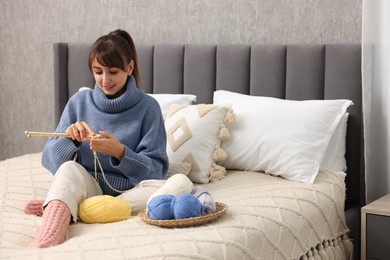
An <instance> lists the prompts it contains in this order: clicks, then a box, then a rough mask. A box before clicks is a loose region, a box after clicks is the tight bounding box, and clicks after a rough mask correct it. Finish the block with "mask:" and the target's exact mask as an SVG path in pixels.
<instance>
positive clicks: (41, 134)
mask: <svg viewBox="0 0 390 260" xmlns="http://www.w3.org/2000/svg"><path fill="white" fill-rule="evenodd" d="M24 134H25V135H26V136H27V137H28V138H31V137H50V136H57V137H67V138H69V137H70V136H69V135H68V134H67V133H50V132H30V131H25V132H24ZM86 137H87V138H99V137H100V135H99V134H86Z"/></svg>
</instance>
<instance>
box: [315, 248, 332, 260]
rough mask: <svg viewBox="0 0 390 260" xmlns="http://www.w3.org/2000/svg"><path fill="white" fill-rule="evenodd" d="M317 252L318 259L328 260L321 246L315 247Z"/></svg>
mask: <svg viewBox="0 0 390 260" xmlns="http://www.w3.org/2000/svg"><path fill="white" fill-rule="evenodd" d="M317 252H318V255H319V256H320V259H322V260H329V256H328V254H327V253H326V251H325V248H324V247H323V245H322V244H319V245H318V246H317Z"/></svg>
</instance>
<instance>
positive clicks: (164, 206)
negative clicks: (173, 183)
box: [146, 194, 175, 220]
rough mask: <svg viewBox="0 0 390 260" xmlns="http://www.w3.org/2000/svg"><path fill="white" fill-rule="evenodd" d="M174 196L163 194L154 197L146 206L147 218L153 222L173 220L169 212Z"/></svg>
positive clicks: (171, 212) (171, 213) (172, 215)
mask: <svg viewBox="0 0 390 260" xmlns="http://www.w3.org/2000/svg"><path fill="white" fill-rule="evenodd" d="M174 199H175V196H173V195H169V194H164V195H158V196H156V197H154V198H153V199H152V200H151V201H150V202H149V203H148V205H147V208H146V209H147V213H148V217H149V218H150V219H153V220H167V219H173V218H175V216H174V214H173V211H172V210H171V203H172V201H173V200H174Z"/></svg>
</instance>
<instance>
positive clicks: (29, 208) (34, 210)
mask: <svg viewBox="0 0 390 260" xmlns="http://www.w3.org/2000/svg"><path fill="white" fill-rule="evenodd" d="M44 202H45V201H44V200H31V201H29V202H28V203H27V205H26V207H25V208H24V213H26V214H29V215H36V216H38V217H41V216H42V214H43V209H42V207H43V203H44Z"/></svg>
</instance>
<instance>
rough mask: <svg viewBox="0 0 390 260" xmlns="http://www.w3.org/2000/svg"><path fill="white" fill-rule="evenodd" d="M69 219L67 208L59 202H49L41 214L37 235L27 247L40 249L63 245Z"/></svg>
mask: <svg viewBox="0 0 390 260" xmlns="http://www.w3.org/2000/svg"><path fill="white" fill-rule="evenodd" d="M70 219H71V216H70V210H69V208H68V206H66V205H65V204H64V203H62V202H60V201H52V202H50V203H49V204H48V205H47V207H46V208H45V211H44V212H43V217H42V224H41V227H40V228H39V232H38V235H37V236H36V237H35V238H34V240H33V241H32V242H31V243H30V244H29V245H28V247H30V248H32V247H41V248H42V247H49V246H55V245H58V244H61V243H63V242H64V240H65V234H66V230H67V228H68V226H69V222H70Z"/></svg>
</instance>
